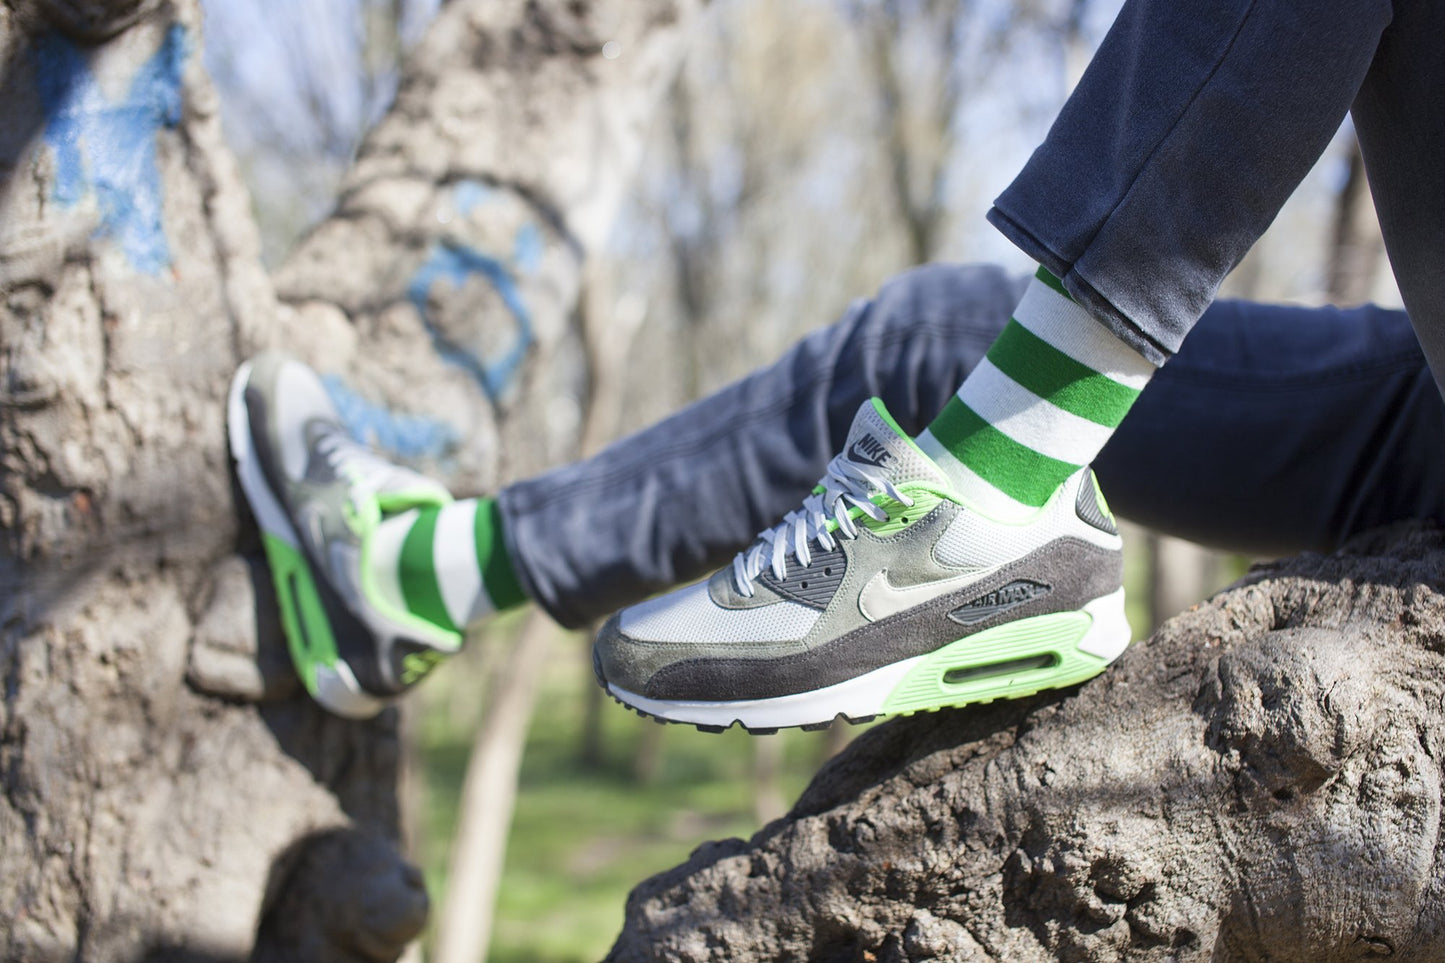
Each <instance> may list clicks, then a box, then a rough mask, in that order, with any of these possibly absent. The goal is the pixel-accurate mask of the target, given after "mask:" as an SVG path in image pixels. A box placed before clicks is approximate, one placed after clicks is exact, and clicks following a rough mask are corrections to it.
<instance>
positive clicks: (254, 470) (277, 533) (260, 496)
mask: <svg viewBox="0 0 1445 963" xmlns="http://www.w3.org/2000/svg"><path fill="white" fill-rule="evenodd" d="M250 377H251V362H249V361H247V362H246V363H245V364H243V365H241V367H240V368H239V369H237V371H236V376H235V377H234V378H232V379H231V390H230V393H229V394H228V395H227V398H226V433H227V437H228V438H229V439H230V442H231V457H232V459H234V460H235V462H236V477H237V478H238V479H239V480H240V482H241V489H242V491H244V492H245V493H246V501H247V502H249V503H250V505H251V514H253V515H254V516H256V524H257V525H258V526H260V528H261V531H262V532H264V533H266V534H267V535H270V536H272V537H273V538H278V539H280V540H281V541H283V542H285V543H286V544H287V545H290V546H291V548H293V549H294V550H295V551H296V552H298V553H302V548H301V540H300V539H299V538H297V537H296V530H295V529H294V528H292V527H291V519H290V518H289V517H288V516H287V514H286V510H285V509H284V508H283V507H282V506H281V502H280V501H279V500H278V499H277V498H276V495H275V494H274V493H273V492H272V491H271V486H270V485H268V484H266V475H265V473H264V472H262V471H261V462H260V459H259V458H258V457H257V456H256V448H255V444H254V442H252V440H251V418H250V415H249V414H248V413H247V411H246V382H247V381H248V380H249V379H250ZM312 696H313V697H314V698H315V699H316V701H317V702H319V703H320V704H321V705H322V706H324V707H325V708H326V709H327V710H328V711H330V712H333V713H335V714H336V715H338V716H342V717H343V718H347V719H369V718H371V717H372V716H374V715H376V714H377V713H378V712H380V711H381V710H382V709H384V708H385V707H386V703H385V702H383V701H382V700H380V699H378V698H376V697H375V696H373V695H371V694H369V693H367V692H366V691H365V690H364V689H362V688H361V683H359V682H357V681H356V676H355V674H353V673H352V671H351V667H350V666H348V665H347V664H346V663H345V662H341V661H337V663H336V664H335V665H334V666H324V665H318V666H316V691H315V692H313V693H312Z"/></svg>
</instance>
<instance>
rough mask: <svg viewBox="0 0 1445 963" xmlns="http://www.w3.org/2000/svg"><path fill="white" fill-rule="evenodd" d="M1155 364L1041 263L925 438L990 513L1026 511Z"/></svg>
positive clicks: (1099, 442) (1110, 428) (1060, 479)
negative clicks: (1098, 318) (1095, 315)
mask: <svg viewBox="0 0 1445 963" xmlns="http://www.w3.org/2000/svg"><path fill="white" fill-rule="evenodd" d="M1154 371H1155V367H1154V365H1153V364H1151V363H1150V362H1149V361H1147V360H1145V359H1144V358H1143V357H1142V356H1141V355H1139V354H1138V353H1137V352H1136V351H1134V350H1133V349H1132V348H1130V347H1129V346H1128V345H1126V344H1124V342H1122V341H1120V340H1119V339H1118V338H1116V337H1115V336H1114V334H1113V333H1112V332H1111V331H1110V330H1109V329H1108V328H1106V327H1104V326H1103V325H1102V324H1100V323H1099V322H1098V321H1095V320H1094V318H1093V317H1092V316H1090V315H1089V313H1088V312H1087V311H1085V310H1084V309H1083V308H1082V307H1081V306H1080V305H1079V304H1078V303H1077V302H1075V301H1074V300H1073V299H1072V298H1071V297H1069V295H1068V293H1067V292H1066V291H1065V290H1064V286H1063V285H1062V284H1061V283H1060V282H1059V280H1058V278H1056V277H1054V276H1053V275H1052V274H1050V273H1049V272H1048V271H1046V270H1044V269H1043V268H1039V270H1038V274H1036V275H1035V277H1034V280H1033V281H1031V282H1029V287H1028V290H1027V291H1026V292H1024V297H1023V300H1022V301H1020V302H1019V306H1018V308H1017V309H1015V311H1014V316H1013V318H1012V319H1011V320H1010V321H1009V323H1008V326H1007V327H1005V328H1004V330H1003V332H1002V333H1001V334H1000V335H999V336H998V340H996V341H995V342H994V343H993V346H992V347H991V348H989V350H988V355H987V357H986V358H985V359H984V360H983V361H982V362H980V363H979V365H978V367H977V368H975V369H974V370H973V371H972V372H971V373H970V374H969V376H968V377H967V378H966V379H964V382H963V384H962V386H960V387H959V389H958V391H957V393H956V394H955V395H954V396H953V397H952V398H951V399H949V402H948V404H947V405H946V406H945V407H944V409H943V411H942V412H940V413H939V415H938V417H937V418H935V419H933V422H932V423H931V424H929V426H928V427H927V428H926V429H925V430H924V432H923V434H921V435H919V436H918V445H919V447H920V448H922V449H923V450H924V451H925V452H926V453H927V454H928V455H929V456H930V457H931V458H933V460H934V461H936V462H937V463H938V465H939V467H940V468H942V469H943V471H944V473H945V474H947V475H948V477H949V479H950V480H951V481H952V482H953V484H954V486H955V487H956V488H957V489H958V491H959V493H960V494H961V495H963V496H964V498H966V499H967V500H969V501H970V502H972V503H974V504H975V505H976V506H977V507H978V508H980V509H981V510H983V511H984V512H985V513H986V514H988V515H990V516H992V517H994V518H996V519H999V520H1000V521H1010V520H1017V519H1022V518H1025V517H1027V516H1029V515H1032V514H1033V513H1034V511H1035V510H1036V509H1037V508H1038V507H1039V506H1041V505H1043V504H1044V503H1045V502H1047V501H1048V500H1049V498H1050V496H1052V495H1053V493H1054V492H1055V491H1057V490H1058V488H1059V486H1060V485H1062V484H1063V483H1064V481H1065V480H1067V479H1068V478H1069V476H1071V475H1073V474H1074V473H1075V472H1076V471H1078V470H1079V469H1080V468H1082V467H1083V466H1084V465H1087V464H1089V463H1090V462H1092V461H1093V460H1094V458H1095V457H1096V456H1097V455H1098V454H1099V450H1100V449H1102V448H1103V447H1104V444H1105V443H1106V442H1107V441H1108V440H1109V438H1110V436H1112V435H1113V434H1114V429H1115V428H1117V427H1118V426H1119V422H1120V421H1122V420H1123V419H1124V415H1126V414H1127V413H1128V412H1129V408H1130V407H1131V406H1132V405H1133V404H1134V399H1135V398H1137V397H1139V392H1140V391H1141V390H1143V388H1144V385H1146V384H1148V382H1149V379H1150V377H1152V376H1153V374H1154Z"/></svg>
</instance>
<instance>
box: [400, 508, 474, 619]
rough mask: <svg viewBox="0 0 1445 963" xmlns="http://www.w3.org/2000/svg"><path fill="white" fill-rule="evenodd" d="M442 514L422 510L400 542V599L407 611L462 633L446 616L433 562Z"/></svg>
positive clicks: (434, 509) (428, 509) (433, 509)
mask: <svg viewBox="0 0 1445 963" xmlns="http://www.w3.org/2000/svg"><path fill="white" fill-rule="evenodd" d="M440 514H441V509H440V508H423V509H420V510H419V512H418V514H417V518H416V521H415V522H413V523H412V526H411V531H409V532H407V533H406V538H405V540H403V541H402V543H401V559H400V560H399V561H398V562H397V569H398V572H397V574H398V581H399V582H401V597H402V599H403V601H405V602H406V610H407V611H408V612H410V613H411V614H412V615H415V616H417V617H418V618H421V619H425V620H426V621H428V622H431V623H432V624H434V625H439V626H441V627H442V628H444V629H446V630H448V631H450V632H460V631H461V629H460V627H458V626H457V624H456V623H454V622H453V621H452V617H451V616H450V615H449V614H448V613H447V604H446V601H445V600H443V599H442V589H441V585H440V584H439V583H438V582H437V573H436V565H435V563H434V561H433V558H434V556H433V555H432V543H433V541H434V540H435V538H436V527H437V516H438V515H440Z"/></svg>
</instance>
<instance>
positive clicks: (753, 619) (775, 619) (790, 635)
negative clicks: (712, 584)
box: [618, 582, 819, 645]
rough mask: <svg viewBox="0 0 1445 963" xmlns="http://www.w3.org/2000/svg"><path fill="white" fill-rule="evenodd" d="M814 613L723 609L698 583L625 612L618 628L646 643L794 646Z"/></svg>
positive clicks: (782, 606) (799, 608) (797, 606)
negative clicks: (775, 644)
mask: <svg viewBox="0 0 1445 963" xmlns="http://www.w3.org/2000/svg"><path fill="white" fill-rule="evenodd" d="M818 614H819V613H818V610H816V609H813V608H810V607H808V606H806V605H804V604H802V603H801V602H788V601H783V602H777V603H775V604H773V605H764V606H761V607H759V608H752V609H725V608H722V607H721V606H719V605H718V604H717V603H715V602H714V601H713V600H712V599H711V598H710V597H709V596H708V594H707V583H706V582H699V583H698V584H697V585H690V586H688V587H687V588H685V589H679V590H678V591H676V592H673V593H671V594H669V595H664V596H662V597H661V598H656V599H650V600H648V601H646V602H643V603H641V604H639V605H634V606H632V607H631V608H628V609H623V611H622V617H621V619H620V620H619V622H618V628H619V629H621V630H622V633H623V634H624V635H626V636H628V637H630V638H633V639H638V640H641V641H646V642H691V643H695V644H699V645H710V644H711V645H715V644H726V643H729V642H773V641H778V642H793V641H796V640H798V639H801V638H802V637H803V636H805V635H807V634H808V630H809V629H811V628H812V627H813V624H814V623H815V622H817V621H818Z"/></svg>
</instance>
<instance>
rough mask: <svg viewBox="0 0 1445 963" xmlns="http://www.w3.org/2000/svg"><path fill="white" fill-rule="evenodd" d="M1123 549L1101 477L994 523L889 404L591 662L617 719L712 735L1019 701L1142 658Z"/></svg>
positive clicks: (1079, 480) (1081, 475)
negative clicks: (722, 555)
mask: <svg viewBox="0 0 1445 963" xmlns="http://www.w3.org/2000/svg"><path fill="white" fill-rule="evenodd" d="M1121 547H1122V546H1121V543H1120V540H1119V533H1118V529H1117V527H1116V526H1115V525H1114V521H1113V517H1112V515H1111V514H1110V513H1109V510H1108V507H1107V506H1106V505H1105V503H1104V500H1103V497H1102V496H1101V495H1100V494H1099V491H1098V488H1097V486H1096V484H1095V482H1094V478H1093V474H1092V473H1091V472H1090V471H1089V470H1088V469H1087V468H1085V469H1083V470H1081V471H1080V472H1078V473H1077V474H1075V475H1074V476H1073V477H1072V478H1070V479H1069V480H1068V481H1067V482H1066V483H1065V484H1064V485H1063V487H1062V488H1061V490H1060V491H1059V492H1057V493H1056V494H1055V495H1054V497H1053V499H1052V500H1051V501H1050V502H1049V503H1048V504H1046V505H1044V506H1043V507H1042V508H1040V509H1039V510H1038V511H1037V513H1036V514H1035V515H1033V516H1032V517H1031V518H1030V519H1028V520H1027V521H1026V522H1023V523H1021V524H1006V523H1003V522H999V521H995V520H993V519H991V518H988V517H986V516H985V515H984V514H983V513H982V512H980V511H979V510H978V509H977V508H975V507H974V506H971V505H969V504H968V503H967V502H965V501H964V500H963V499H962V498H961V497H960V496H959V495H958V494H957V493H955V492H954V491H953V490H952V489H951V488H950V486H949V484H948V482H947V480H946V479H945V476H944V474H943V473H942V472H941V471H940V470H939V469H938V468H937V466H936V465H934V463H933V462H932V461H931V460H930V459H929V458H928V456H927V455H925V454H924V453H923V452H922V451H921V450H920V449H919V448H918V446H917V445H915V444H914V443H913V441H912V439H910V438H909V437H908V436H907V435H905V434H904V433H903V432H902V431H901V430H900V429H899V427H898V425H897V423H896V422H894V420H893V418H892V417H891V416H890V415H889V414H888V412H887V411H886V410H885V409H884V407H883V404H882V402H880V401H879V400H878V399H876V398H875V399H873V400H872V401H871V402H870V403H867V404H864V405H863V407H862V408H861V409H860V410H859V412H858V415H857V417H856V418H855V419H854V421H853V426H852V430H851V431H850V433H849V436H848V440H847V443H846V445H845V447H844V450H843V453H842V454H840V455H838V456H837V457H836V458H834V459H833V461H832V463H831V464H830V465H829V466H828V472H827V474H826V475H825V476H824V478H823V480H822V481H821V482H820V483H819V485H818V487H817V488H816V489H815V490H814V492H813V494H812V495H810V496H809V497H808V498H807V499H806V500H805V501H804V502H803V505H802V507H801V508H799V509H796V510H795V511H792V512H790V513H789V514H788V515H787V516H786V517H785V518H784V519H783V521H782V522H781V523H779V524H778V525H777V526H775V527H774V528H772V529H770V530H768V531H766V532H763V533H762V535H761V536H759V538H758V540H757V541H756V542H755V543H754V544H753V545H752V547H751V548H749V549H747V550H746V551H744V552H742V553H741V554H740V555H738V556H737V558H736V559H734V561H733V564H732V565H731V567H729V568H725V569H723V570H722V571H719V572H718V573H716V574H715V575H713V577H712V578H710V579H708V580H707V581H706V582H702V583H698V584H696V585H693V586H690V587H688V588H683V589H679V590H678V591H675V592H672V593H670V594H668V595H664V596H661V597H659V598H656V599H652V600H650V601H647V602H643V603H641V604H639V605H634V606H632V607H630V608H627V609H624V610H623V611H621V612H620V613H618V614H617V615H614V616H613V617H612V619H611V620H609V621H608V623H607V624H606V625H605V626H604V627H603V628H602V631H601V634H600V635H599V637H598V639H597V642H596V645H595V647H594V649H593V665H594V668H595V669H596V672H597V676H598V680H599V681H600V682H601V683H602V685H603V686H604V687H605V688H606V689H607V691H608V692H609V693H611V695H612V696H613V697H614V698H616V699H618V700H619V701H620V702H622V703H623V704H625V705H627V706H630V707H632V708H633V709H636V710H638V711H639V712H642V713H643V714H645V715H650V716H654V717H656V718H658V719H662V720H666V721H670V722H687V723H692V724H694V725H696V726H698V727H699V728H703V729H710V730H717V729H722V728H726V727H728V726H730V725H732V724H733V723H740V724H742V725H743V726H745V727H746V728H748V729H749V730H752V731H754V732H758V731H763V732H767V731H772V730H774V729H777V728H779V727H784V726H803V727H805V728H812V727H821V726H823V725H826V724H828V723H829V722H831V721H832V720H833V719H834V718H836V717H838V716H842V717H844V718H846V719H848V720H850V721H855V722H857V721H863V720H866V719H869V718H871V717H874V716H878V715H888V714H909V713H913V712H920V711H929V710H934V709H940V708H943V707H945V706H961V705H967V704H970V703H975V702H988V701H991V700H994V699H1004V698H1016V697H1019V696H1024V695H1029V694H1031V693H1034V692H1037V691H1039V690H1041V689H1049V688H1058V687H1063V686H1069V685H1073V684H1075V683H1078V682H1082V681H1084V680H1085V679H1088V678H1091V677H1092V676H1094V675H1096V674H1097V673H1099V672H1101V671H1102V670H1103V669H1104V667H1105V666H1107V665H1108V664H1109V663H1110V662H1112V661H1113V660H1114V659H1115V658H1117V657H1118V656H1119V654H1120V653H1121V652H1123V651H1124V649H1125V648H1126V647H1127V646H1128V644H1129V639H1130V632H1129V624H1128V622H1127V621H1126V620H1125V617H1124V590H1123V587H1122V577H1123V560H1122V554H1121Z"/></svg>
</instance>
